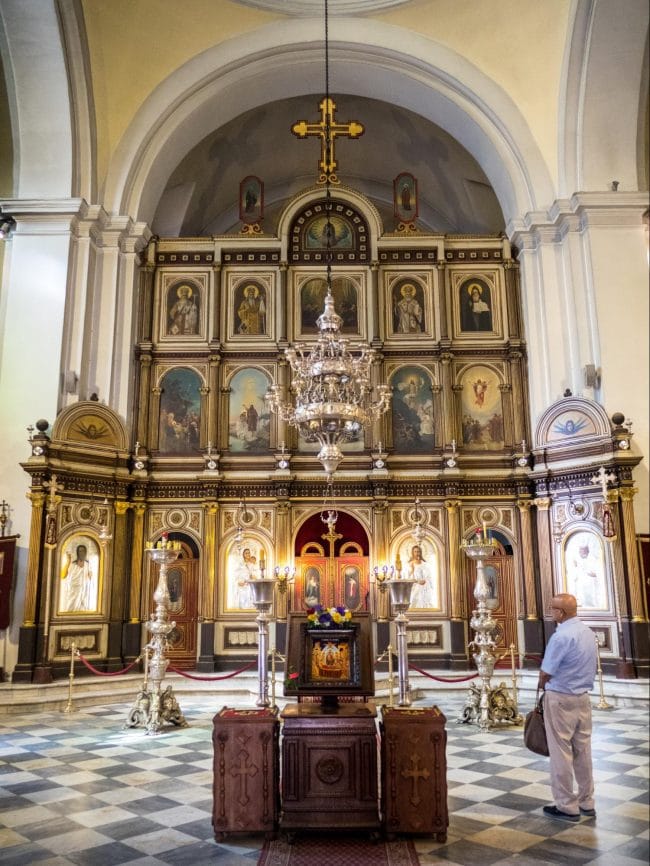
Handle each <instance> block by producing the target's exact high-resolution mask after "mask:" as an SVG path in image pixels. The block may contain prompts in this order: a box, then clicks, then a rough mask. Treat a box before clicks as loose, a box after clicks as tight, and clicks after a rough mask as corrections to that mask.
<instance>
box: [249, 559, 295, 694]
mask: <svg viewBox="0 0 650 866" xmlns="http://www.w3.org/2000/svg"><path fill="white" fill-rule="evenodd" d="M259 565H260V576H259V577H253V578H251V579H250V580H247V581H246V584H247V585H248V586H249V587H250V591H251V599H252V602H253V604H254V605H255V610H256V611H257V617H256V619H255V622H256V623H257V630H258V643H257V673H258V696H257V701H256V704H257V706H258V707H268V706H270V705H271V702H270V700H269V681H268V654H269V622H270V621H271V618H270V616H269V612H270V610H271V607H272V605H273V590H274V589H275V585H276V583H277V578H276V575H275V574H274V575H273V577H264V572H265V571H266V560H265V559H264V555H263V554H261V555H260V563H259ZM285 590H286V584H285Z"/></svg>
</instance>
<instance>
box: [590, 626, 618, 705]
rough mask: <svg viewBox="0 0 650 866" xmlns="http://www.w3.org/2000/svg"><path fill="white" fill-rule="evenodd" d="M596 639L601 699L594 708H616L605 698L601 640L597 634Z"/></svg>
mask: <svg viewBox="0 0 650 866" xmlns="http://www.w3.org/2000/svg"><path fill="white" fill-rule="evenodd" d="M594 639H595V641H596V654H597V656H598V668H597V673H598V687H599V688H600V700H599V701H598V703H597V704H594V708H595V709H597V710H612V709H614V708H613V706H612V704H608V703H607V701H606V700H605V689H604V687H603V667H602V665H601V663H600V642H599V640H598V638H597V637H596V636H594Z"/></svg>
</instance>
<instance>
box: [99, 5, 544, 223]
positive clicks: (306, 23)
mask: <svg viewBox="0 0 650 866" xmlns="http://www.w3.org/2000/svg"><path fill="white" fill-rule="evenodd" d="M356 24H357V25H358V26H355V22H352V21H351V20H350V19H347V21H343V20H335V21H334V22H332V26H331V37H330V46H331V48H330V56H331V67H332V69H333V70H334V71H335V74H334V75H333V76H332V79H333V80H332V82H331V89H332V90H333V91H334V90H335V91H336V92H338V93H354V94H356V95H359V96H366V97H368V98H371V99H380V100H387V99H389V100H390V101H391V102H394V103H395V104H399V105H401V106H403V107H405V108H408V109H410V110H411V111H414V112H416V113H418V114H420V115H422V116H423V117H426V118H427V119H429V120H431V121H432V122H433V123H436V124H437V125H438V126H441V127H442V128H443V129H445V130H446V131H447V132H448V133H449V134H450V135H452V136H453V137H454V138H456V139H457V140H458V141H459V142H460V143H461V144H462V145H463V146H464V147H465V148H466V149H467V150H468V151H469V152H470V153H471V154H472V155H473V156H474V158H475V159H476V160H477V162H478V163H479V164H480V165H481V167H482V169H483V170H484V171H485V173H486V175H487V177H488V178H489V180H490V182H491V184H492V186H493V187H494V190H495V193H496V195H497V197H498V199H499V202H500V204H501V207H502V209H503V212H504V216H505V218H506V221H508V220H510V219H512V218H515V217H517V216H520V215H521V214H523V213H526V212H528V211H531V210H538V209H544V208H546V207H548V206H549V205H550V203H551V202H552V201H553V199H554V196H555V193H554V189H553V184H552V181H551V177H550V173H549V170H548V167H547V166H546V164H545V162H544V160H543V158H542V155H541V153H540V151H539V148H538V146H537V144H536V142H535V140H534V138H533V136H532V134H531V132H530V130H529V128H528V126H527V124H526V123H525V121H524V119H523V117H522V115H521V113H520V111H519V110H518V108H517V106H516V105H515V104H514V102H513V101H512V100H511V99H510V98H509V97H508V96H507V95H506V94H505V93H504V91H503V90H502V89H501V88H500V87H499V86H498V85H496V84H495V83H494V82H493V81H492V80H491V79H489V78H488V77H487V76H485V75H484V74H483V73H481V72H480V71H479V70H478V69H477V68H476V67H475V66H473V65H472V64H471V63H470V62H469V61H467V60H465V59H464V58H462V57H461V56H460V55H458V54H457V53H456V52H454V51H452V50H450V49H448V48H445V47H443V46H441V45H439V44H437V43H435V42H433V41H431V40H429V39H427V38H425V37H422V36H417V35H416V34H414V33H412V32H407V31H405V30H403V29H402V28H398V27H395V26H392V25H388V24H385V23H382V22H377V21H368V20H367V19H365V20H358V21H356ZM361 34H363V36H361ZM323 85H324V82H323V59H322V22H320V21H315V20H312V19H302V20H295V21H283V22H279V23H278V22H275V23H272V24H269V25H266V26H264V27H262V28H260V29H259V30H257V31H255V32H253V33H248V34H246V35H245V36H241V37H236V38H234V39H232V40H229V41H227V42H226V43H224V44H222V45H219V46H216V47H214V48H211V49H209V50H207V51H205V52H203V53H202V54H200V55H198V56H196V57H194V58H192V59H191V60H190V61H188V62H187V63H186V64H184V65H183V66H182V67H180V68H179V69H178V70H176V71H175V72H174V73H173V74H172V75H170V76H169V77H168V78H167V79H166V80H165V81H164V82H162V83H161V84H160V85H159V86H158V87H157V88H156V90H155V91H154V92H153V93H152V94H151V95H150V97H149V98H148V99H147V100H146V102H145V103H143V105H142V107H141V109H140V110H139V111H138V113H137V115H136V116H135V117H134V119H133V121H132V123H131V124H130V126H129V128H128V129H127V131H126V133H125V134H124V136H123V138H122V140H121V142H120V143H119V145H118V147H117V148H116V150H115V153H114V155H113V159H112V161H111V164H110V167H109V171H108V175H107V182H106V187H105V192H104V196H103V203H104V207H105V208H106V210H107V211H109V212H112V213H122V214H130V215H131V216H132V217H133V218H135V219H137V220H142V221H145V222H149V221H151V219H152V218H153V214H154V212H155V208H156V204H157V202H158V198H159V196H160V194H161V192H162V190H163V189H164V188H165V185H166V182H167V179H168V178H169V176H170V174H171V172H172V171H173V169H174V168H175V167H176V166H177V165H178V163H179V162H180V160H181V159H182V158H183V157H184V156H185V154H186V153H187V152H188V151H189V150H190V149H191V148H192V147H194V146H195V145H196V144H198V143H199V142H200V141H201V140H202V139H203V138H204V137H205V136H206V135H208V134H209V133H210V132H212V131H213V130H214V129H215V128H217V127H218V126H220V125H222V124H224V123H227V122H228V121H229V120H231V119H232V118H234V117H236V116H238V115H239V114H242V113H243V112H245V111H248V110H251V109H254V108H256V107H258V106H260V105H263V104H266V103H268V102H271V101H274V100H276V99H282V98H287V97H291V96H300V95H304V94H309V93H315V94H320V93H322V91H323V89H324V86H323Z"/></svg>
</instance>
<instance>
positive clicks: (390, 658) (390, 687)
mask: <svg viewBox="0 0 650 866" xmlns="http://www.w3.org/2000/svg"><path fill="white" fill-rule="evenodd" d="M386 651H387V652H388V706H389V707H392V706H393V689H394V688H395V674H394V671H393V647H392V646H391V644H388V646H387V647H386Z"/></svg>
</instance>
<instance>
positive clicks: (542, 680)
mask: <svg viewBox="0 0 650 866" xmlns="http://www.w3.org/2000/svg"><path fill="white" fill-rule="evenodd" d="M550 679H551V675H550V674H547V673H544V671H540V672H539V679H538V680H537V688H538V689H542V690H543V689H545V688H546V683H547V682H548V681H549V680H550Z"/></svg>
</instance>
